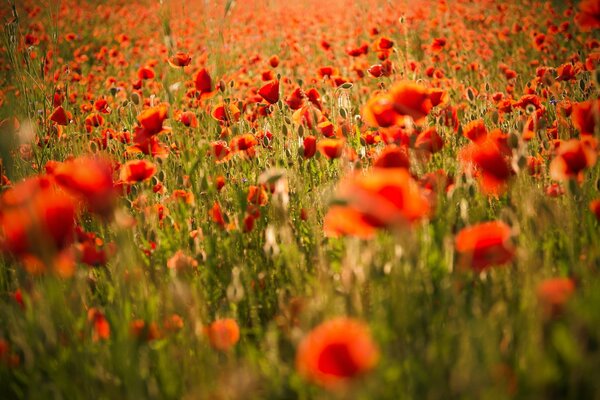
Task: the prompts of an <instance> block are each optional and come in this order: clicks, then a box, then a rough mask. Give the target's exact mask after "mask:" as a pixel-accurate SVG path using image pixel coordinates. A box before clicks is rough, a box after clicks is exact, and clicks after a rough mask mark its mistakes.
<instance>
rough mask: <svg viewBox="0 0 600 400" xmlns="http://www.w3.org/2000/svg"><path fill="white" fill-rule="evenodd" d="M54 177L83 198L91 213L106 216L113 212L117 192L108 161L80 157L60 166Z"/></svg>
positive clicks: (56, 168) (55, 170) (54, 172)
mask: <svg viewBox="0 0 600 400" xmlns="http://www.w3.org/2000/svg"><path fill="white" fill-rule="evenodd" d="M53 175H54V178H55V179H56V182H58V184H59V185H60V186H62V187H64V188H65V189H67V190H68V191H70V192H72V193H74V194H76V195H78V196H80V197H82V198H83V199H84V200H85V202H86V204H87V205H88V208H89V209H90V211H93V212H96V213H98V214H100V215H103V216H106V215H107V214H108V213H109V212H110V211H111V210H112V208H113V206H114V203H115V199H116V191H115V188H114V183H113V178H112V175H113V168H112V165H111V164H110V162H109V161H108V160H105V159H102V158H98V157H79V158H76V159H74V160H70V161H66V162H64V163H60V164H58V165H57V166H56V167H55V169H54V171H53Z"/></svg>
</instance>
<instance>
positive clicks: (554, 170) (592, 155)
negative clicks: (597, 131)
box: [550, 139, 597, 181]
mask: <svg viewBox="0 0 600 400" xmlns="http://www.w3.org/2000/svg"><path fill="white" fill-rule="evenodd" d="M596 157H597V156H596V151H595V150H594V149H593V148H592V145H591V144H590V143H588V142H586V141H583V140H577V139H571V140H568V141H566V142H560V144H559V146H558V149H557V151H556V157H555V158H554V159H553V160H552V162H551V163H550V177H551V178H552V179H554V180H557V181H563V180H568V179H571V178H577V179H578V180H579V181H582V180H583V173H584V170H585V169H587V168H590V167H592V166H593V165H594V164H596Z"/></svg>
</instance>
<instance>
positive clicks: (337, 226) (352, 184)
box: [324, 168, 430, 238]
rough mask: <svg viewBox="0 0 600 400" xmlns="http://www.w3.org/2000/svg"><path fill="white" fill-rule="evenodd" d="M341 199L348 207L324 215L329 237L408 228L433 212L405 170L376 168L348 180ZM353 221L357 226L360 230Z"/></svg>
mask: <svg viewBox="0 0 600 400" xmlns="http://www.w3.org/2000/svg"><path fill="white" fill-rule="evenodd" d="M339 197H340V199H341V200H342V201H343V202H345V205H343V206H335V207H332V208H331V209H330V210H329V212H328V213H327V215H326V216H325V221H324V229H325V234H326V235H327V236H333V237H336V236H340V235H356V234H358V235H357V236H359V237H364V238H368V237H370V236H371V235H372V234H373V230H374V229H375V228H394V227H399V226H405V225H407V224H408V225H409V224H411V223H414V222H416V221H418V220H420V219H422V218H424V217H425V216H427V215H428V214H429V212H430V205H429V201H428V200H427V198H426V197H425V194H424V193H423V192H422V190H421V188H420V187H419V185H418V184H417V182H416V181H414V180H413V179H412V177H411V176H410V174H409V173H408V171H407V170H406V169H404V168H374V169H372V170H371V171H370V172H369V174H368V175H355V176H353V177H350V178H347V179H346V180H345V181H344V182H342V184H341V187H340V191H339ZM340 207H343V208H346V209H347V210H342V209H341V208H340ZM350 217H352V218H350ZM350 221H354V222H355V223H356V224H357V229H353V227H352V226H351V224H350V223H349V222H350ZM366 225H370V226H371V227H372V228H374V229H373V230H372V229H368V227H367V226H366Z"/></svg>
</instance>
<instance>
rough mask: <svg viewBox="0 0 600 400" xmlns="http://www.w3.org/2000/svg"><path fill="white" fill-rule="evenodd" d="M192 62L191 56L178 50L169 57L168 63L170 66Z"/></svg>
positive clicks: (183, 65) (180, 65) (181, 65)
mask: <svg viewBox="0 0 600 400" xmlns="http://www.w3.org/2000/svg"><path fill="white" fill-rule="evenodd" d="M191 62H192V57H190V56H189V54H187V53H182V52H178V53H177V54H175V55H174V56H172V57H170V58H169V64H170V65H171V66H172V67H185V66H187V65H190V63H191Z"/></svg>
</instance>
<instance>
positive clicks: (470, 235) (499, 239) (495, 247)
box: [456, 221, 515, 272]
mask: <svg viewBox="0 0 600 400" xmlns="http://www.w3.org/2000/svg"><path fill="white" fill-rule="evenodd" d="M456 251H457V253H458V254H459V264H460V265H461V266H463V267H469V268H471V269H473V270H474V271H476V272H481V271H484V270H485V269H487V268H489V267H491V266H493V265H502V264H506V263H509V262H511V261H512V259H513V258H514V255H515V249H514V246H513V244H512V242H511V229H510V227H509V226H508V225H506V224H505V223H504V222H501V221H489V222H483V223H480V224H476V225H472V226H469V227H466V228H464V229H462V230H461V231H460V232H459V233H458V235H456Z"/></svg>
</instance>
